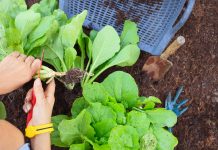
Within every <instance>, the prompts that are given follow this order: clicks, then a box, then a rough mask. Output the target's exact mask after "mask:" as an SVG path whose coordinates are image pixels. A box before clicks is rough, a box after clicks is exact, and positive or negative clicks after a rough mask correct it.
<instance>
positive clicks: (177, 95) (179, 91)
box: [173, 86, 183, 104]
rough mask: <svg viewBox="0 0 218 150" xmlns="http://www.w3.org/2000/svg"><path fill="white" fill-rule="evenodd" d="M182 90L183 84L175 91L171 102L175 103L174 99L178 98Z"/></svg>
mask: <svg viewBox="0 0 218 150" xmlns="http://www.w3.org/2000/svg"><path fill="white" fill-rule="evenodd" d="M182 91H183V86H181V87H179V89H178V90H177V92H176V96H175V97H174V100H173V103H174V104H176V101H177V100H178V98H179V96H180V94H181V93H182Z"/></svg>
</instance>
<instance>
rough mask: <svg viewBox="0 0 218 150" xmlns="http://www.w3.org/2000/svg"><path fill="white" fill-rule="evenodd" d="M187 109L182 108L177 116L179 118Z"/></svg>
mask: <svg viewBox="0 0 218 150" xmlns="http://www.w3.org/2000/svg"><path fill="white" fill-rule="evenodd" d="M187 109H188V107H185V108H183V109H182V110H181V111H180V112H179V115H178V117H179V116H181V115H182V114H183V113H184V112H186V110H187Z"/></svg>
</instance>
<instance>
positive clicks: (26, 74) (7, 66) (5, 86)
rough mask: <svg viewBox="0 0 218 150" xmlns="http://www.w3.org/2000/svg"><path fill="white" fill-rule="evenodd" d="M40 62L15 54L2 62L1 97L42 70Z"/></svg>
mask: <svg viewBox="0 0 218 150" xmlns="http://www.w3.org/2000/svg"><path fill="white" fill-rule="evenodd" d="M40 64H41V62H40V60H39V59H34V57H32V56H29V57H27V56H25V55H23V54H20V53H18V52H13V53H11V54H10V55H9V56H7V57H5V58H4V59H3V60H2V61H1V62H0V95H1V94H6V93H9V92H11V91H13V90H15V89H17V88H19V87H21V86H22V85H23V84H25V83H26V82H28V81H30V80H31V79H32V77H33V75H34V74H35V73H36V72H37V70H38V69H39V68H40Z"/></svg>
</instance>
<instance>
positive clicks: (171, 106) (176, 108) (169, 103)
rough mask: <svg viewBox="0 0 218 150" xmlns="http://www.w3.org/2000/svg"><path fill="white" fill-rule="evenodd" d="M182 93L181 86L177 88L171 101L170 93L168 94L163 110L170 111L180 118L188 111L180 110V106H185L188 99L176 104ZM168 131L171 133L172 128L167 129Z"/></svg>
mask: <svg viewBox="0 0 218 150" xmlns="http://www.w3.org/2000/svg"><path fill="white" fill-rule="evenodd" d="M182 91H183V86H181V87H179V89H178V90H177V92H176V95H175V97H174V99H173V100H172V96H171V93H170V92H169V94H168V96H167V98H166V100H165V108H166V109H167V110H172V111H173V112H174V113H175V114H176V115H177V117H180V116H181V115H182V114H183V113H184V112H185V111H186V110H187V109H188V107H185V108H182V106H183V105H184V104H186V103H187V102H188V100H189V99H184V100H182V101H181V102H178V99H179V96H180V95H181V93H182ZM168 130H169V131H170V132H172V128H169V129H168Z"/></svg>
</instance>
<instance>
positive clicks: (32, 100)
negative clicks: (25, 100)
mask: <svg viewBox="0 0 218 150" xmlns="http://www.w3.org/2000/svg"><path fill="white" fill-rule="evenodd" d="M43 57H44V50H43V51H42V56H41V66H40V68H39V71H38V78H39V79H40V70H41V67H42V61H43ZM31 104H32V107H31V109H30V111H29V112H28V114H27V122H26V126H28V124H29V122H30V120H31V119H32V116H33V108H34V106H35V104H36V95H35V93H34V89H33V91H32V99H31Z"/></svg>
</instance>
